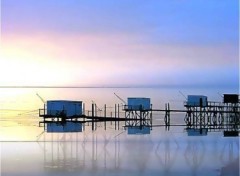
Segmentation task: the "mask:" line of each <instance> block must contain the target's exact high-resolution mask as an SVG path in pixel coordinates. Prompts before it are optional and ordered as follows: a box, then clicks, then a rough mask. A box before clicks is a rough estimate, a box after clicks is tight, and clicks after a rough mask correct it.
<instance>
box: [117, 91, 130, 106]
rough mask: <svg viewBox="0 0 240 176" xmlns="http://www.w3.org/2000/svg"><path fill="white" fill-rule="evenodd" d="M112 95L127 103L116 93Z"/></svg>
mask: <svg viewBox="0 0 240 176" xmlns="http://www.w3.org/2000/svg"><path fill="white" fill-rule="evenodd" d="M114 95H115V96H116V97H117V98H118V99H119V100H121V101H122V102H123V103H124V104H125V105H126V104H127V103H126V101H124V100H123V99H122V98H121V97H119V96H118V95H117V94H116V93H114Z"/></svg>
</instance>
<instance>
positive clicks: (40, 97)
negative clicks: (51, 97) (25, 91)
mask: <svg viewBox="0 0 240 176" xmlns="http://www.w3.org/2000/svg"><path fill="white" fill-rule="evenodd" d="M36 95H37V96H38V98H40V100H41V101H42V102H43V103H44V104H45V101H44V99H43V98H42V97H41V96H40V95H39V94H38V93H36Z"/></svg>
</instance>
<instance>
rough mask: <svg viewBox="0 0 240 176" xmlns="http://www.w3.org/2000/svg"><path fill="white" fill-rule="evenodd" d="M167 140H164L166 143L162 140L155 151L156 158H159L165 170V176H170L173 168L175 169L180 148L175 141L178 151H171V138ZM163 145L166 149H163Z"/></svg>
mask: <svg viewBox="0 0 240 176" xmlns="http://www.w3.org/2000/svg"><path fill="white" fill-rule="evenodd" d="M165 139H166V140H164V143H163V141H162V140H161V141H160V142H159V143H158V145H157V147H156V150H155V156H156V157H157V158H158V160H159V163H160V164H161V165H162V166H163V168H164V175H169V174H170V171H171V168H172V167H173V165H174V163H175V161H176V158H177V155H178V150H179V147H178V143H177V141H176V140H174V142H175V143H176V150H171V145H172V142H171V141H170V139H169V138H165ZM161 144H162V147H164V148H161ZM172 151H174V152H172Z"/></svg>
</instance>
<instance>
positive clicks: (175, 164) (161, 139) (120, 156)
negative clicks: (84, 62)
mask: <svg viewBox="0 0 240 176" xmlns="http://www.w3.org/2000/svg"><path fill="white" fill-rule="evenodd" d="M179 90H180V91H182V92H183V93H184V94H185V95H188V94H202V95H207V96H208V98H209V99H210V100H212V101H222V99H221V97H220V96H219V95H218V92H219V93H236V90H230V89H181V88H179V89H150V88H148V89H133V88H131V89H2V90H1V94H0V109H1V111H0V113H1V114H0V115H1V116H0V117H1V118H0V120H1V123H0V127H1V129H0V130H1V131H0V139H1V141H2V142H1V174H2V175H3V176H5V175H11V176H13V175H31V176H32V175H50V176H53V175H107V176H110V175H184V176H185V175H239V138H238V137H236V138H234V137H228V138H226V137H223V134H222V132H209V133H208V134H207V136H198V137H197V136H188V135H187V132H186V131H185V130H184V128H183V127H171V128H170V131H166V130H165V128H164V127H154V128H153V129H152V130H151V133H150V134H145V135H139V134H138V135H128V134H127V131H126V130H124V129H123V128H122V125H123V124H120V129H119V130H114V123H113V124H110V123H108V126H107V130H106V131H105V130H104V128H103V124H100V123H99V124H98V127H97V130H96V131H94V132H92V131H91V127H90V126H86V129H85V131H84V132H82V133H67V134H53V133H51V134H49V133H42V132H43V129H42V128H40V127H38V121H39V117H38V111H37V109H39V108H42V106H43V103H42V102H41V100H40V99H39V98H38V97H37V96H36V93H38V94H39V95H41V96H42V97H43V99H45V100H50V99H70V100H82V101H84V102H85V103H86V110H88V109H90V107H91V103H92V101H94V102H95V103H97V105H98V107H99V108H101V107H103V106H104V104H107V106H108V108H109V109H108V111H109V113H110V112H111V111H112V107H113V105H114V104H115V103H119V104H121V103H122V102H121V101H120V100H119V99H117V98H116V97H115V96H114V94H113V93H114V92H116V93H117V94H118V95H120V96H121V97H122V98H123V99H127V97H134V96H136V97H149V98H151V102H152V104H153V107H154V108H160V109H164V107H165V103H168V102H169V103H170V106H171V108H174V109H175V108H176V109H184V108H183V101H184V100H185V99H184V97H183V96H182V95H181V94H180V93H179ZM99 113H101V112H99ZM163 117H164V114H161V113H156V114H154V120H153V123H154V124H163ZM173 118H174V119H173V120H172V121H171V123H178V124H179V123H183V118H184V114H174V115H173Z"/></svg>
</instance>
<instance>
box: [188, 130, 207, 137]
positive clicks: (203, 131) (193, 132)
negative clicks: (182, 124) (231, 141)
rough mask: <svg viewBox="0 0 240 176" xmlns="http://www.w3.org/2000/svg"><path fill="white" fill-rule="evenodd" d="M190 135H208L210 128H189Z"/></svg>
mask: <svg viewBox="0 0 240 176" xmlns="http://www.w3.org/2000/svg"><path fill="white" fill-rule="evenodd" d="M186 130H187V134H188V136H207V133H208V129H207V128H200V129H197V128H187V129H186Z"/></svg>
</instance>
